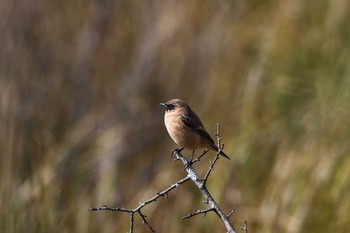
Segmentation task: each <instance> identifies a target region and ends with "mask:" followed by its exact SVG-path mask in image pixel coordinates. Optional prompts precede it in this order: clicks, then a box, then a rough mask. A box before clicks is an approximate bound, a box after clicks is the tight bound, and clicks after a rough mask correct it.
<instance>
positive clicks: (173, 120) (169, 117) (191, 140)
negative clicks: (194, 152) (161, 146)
mask: <svg viewBox="0 0 350 233" xmlns="http://www.w3.org/2000/svg"><path fill="white" fill-rule="evenodd" d="M164 123H165V126H166V129H167V131H168V133H169V135H170V137H171V138H172V139H173V140H174V142H175V143H176V144H178V145H179V146H181V147H184V148H186V149H196V148H199V147H201V138H200V136H199V135H198V134H197V133H195V132H194V131H193V130H191V129H190V128H188V127H187V126H186V125H185V124H184V123H183V122H182V120H181V118H180V115H179V114H178V113H176V112H167V113H166V114H165V115H164Z"/></svg>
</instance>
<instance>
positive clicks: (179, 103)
mask: <svg viewBox="0 0 350 233" xmlns="http://www.w3.org/2000/svg"><path fill="white" fill-rule="evenodd" d="M160 105H161V106H163V107H164V108H165V114H164V123H165V127H166V129H167V131H168V133H169V135H170V137H171V138H172V139H173V141H174V142H175V143H176V144H177V145H179V146H180V147H182V148H181V149H180V150H182V149H184V148H185V149H192V150H193V153H192V159H191V161H192V160H193V156H194V151H195V149H198V148H207V149H210V150H213V151H216V152H218V151H219V150H218V147H217V146H216V145H215V143H214V140H213V139H212V138H211V137H210V135H209V133H208V131H207V130H206V129H205V127H204V126H203V123H202V121H201V120H200V118H199V117H198V115H197V114H196V113H195V112H194V111H193V110H192V109H191V107H190V106H189V105H188V104H187V103H186V102H185V101H184V100H181V99H171V100H169V101H167V102H165V103H160ZM219 154H220V155H222V156H223V157H225V158H227V159H230V157H228V156H227V155H226V154H225V153H224V152H223V151H221V150H220V152H219Z"/></svg>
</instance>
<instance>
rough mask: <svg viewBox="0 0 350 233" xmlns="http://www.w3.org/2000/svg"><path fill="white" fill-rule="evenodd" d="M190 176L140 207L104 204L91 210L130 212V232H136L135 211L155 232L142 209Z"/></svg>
mask: <svg viewBox="0 0 350 233" xmlns="http://www.w3.org/2000/svg"><path fill="white" fill-rule="evenodd" d="M189 180H190V178H189V177H188V176H187V177H185V178H183V179H182V180H179V181H178V182H176V183H175V184H172V185H171V186H169V187H168V188H167V189H165V190H164V191H162V192H158V193H157V194H156V195H155V196H154V197H152V198H151V199H149V200H147V201H145V202H143V203H140V205H139V206H138V207H136V208H135V209H126V208H122V207H115V208H111V207H108V206H106V205H105V204H102V205H101V207H97V208H90V209H89V211H101V210H109V211H120V212H127V213H130V215H131V219H130V233H132V232H134V231H133V229H134V223H135V220H134V215H135V213H137V214H139V215H140V217H141V218H142V223H144V224H145V225H146V226H148V228H149V229H150V230H151V231H152V232H155V230H154V229H153V228H152V226H151V224H149V222H148V221H147V219H146V217H147V216H146V215H144V214H143V213H142V212H141V209H142V208H143V207H145V206H146V205H148V204H150V203H152V202H155V201H156V200H157V199H158V198H160V197H166V198H168V193H169V192H170V191H171V190H173V189H175V188H177V187H178V186H180V185H181V184H183V183H185V182H187V181H189Z"/></svg>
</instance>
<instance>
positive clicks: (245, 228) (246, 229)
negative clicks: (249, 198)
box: [241, 220, 248, 233]
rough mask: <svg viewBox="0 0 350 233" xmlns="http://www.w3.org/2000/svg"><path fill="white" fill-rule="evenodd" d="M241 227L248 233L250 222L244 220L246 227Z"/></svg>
mask: <svg viewBox="0 0 350 233" xmlns="http://www.w3.org/2000/svg"><path fill="white" fill-rule="evenodd" d="M241 229H242V230H243V231H244V232H245V233H248V224H247V220H244V227H241Z"/></svg>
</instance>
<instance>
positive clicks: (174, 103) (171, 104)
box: [160, 99, 189, 111]
mask: <svg viewBox="0 0 350 233" xmlns="http://www.w3.org/2000/svg"><path fill="white" fill-rule="evenodd" d="M160 105H161V106H163V107H164V108H165V111H174V110H177V109H181V108H189V106H188V104H187V103H186V102H185V101H183V100H181V99H171V100H169V101H167V102H166V103H160Z"/></svg>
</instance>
